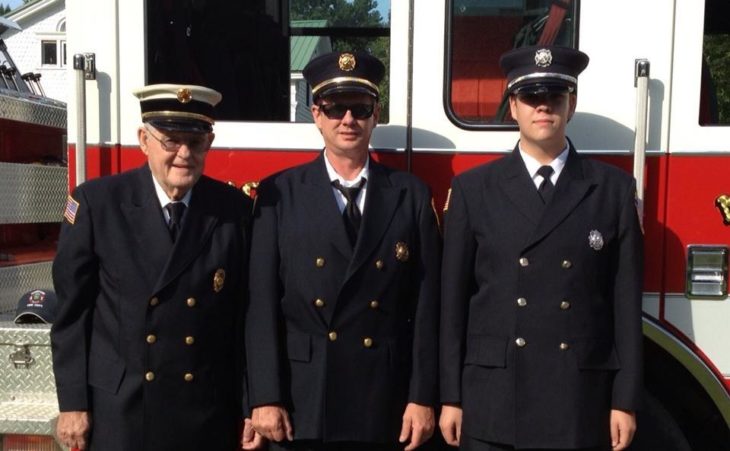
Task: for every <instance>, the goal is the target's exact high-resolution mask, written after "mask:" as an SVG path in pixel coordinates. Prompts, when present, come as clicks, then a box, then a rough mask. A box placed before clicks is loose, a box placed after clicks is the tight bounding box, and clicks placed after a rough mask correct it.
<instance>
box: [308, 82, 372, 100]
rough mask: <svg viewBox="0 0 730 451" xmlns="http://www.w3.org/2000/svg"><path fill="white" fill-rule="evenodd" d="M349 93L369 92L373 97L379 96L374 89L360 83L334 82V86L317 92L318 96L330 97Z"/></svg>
mask: <svg viewBox="0 0 730 451" xmlns="http://www.w3.org/2000/svg"><path fill="white" fill-rule="evenodd" d="M347 93H354V94H367V95H369V96H371V97H374V98H376V99H377V98H378V93H376V92H375V91H373V90H372V89H370V88H368V87H366V86H363V85H360V84H333V85H332V86H327V87H324V88H322V89H320V91H319V92H318V93H317V97H318V98H321V97H328V96H332V95H336V94H347Z"/></svg>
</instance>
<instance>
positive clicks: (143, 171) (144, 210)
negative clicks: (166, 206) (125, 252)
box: [121, 164, 172, 288]
mask: <svg viewBox="0 0 730 451" xmlns="http://www.w3.org/2000/svg"><path fill="white" fill-rule="evenodd" d="M134 177H136V179H135V181H134V182H133V183H132V193H131V196H130V198H129V199H128V200H126V201H123V202H122V204H121V209H122V212H123V214H124V216H125V218H126V220H127V224H128V227H129V230H130V231H131V233H132V235H133V236H134V240H135V242H136V243H137V245H136V246H135V247H134V249H133V250H132V252H134V253H136V254H137V255H138V256H139V257H140V260H141V261H140V263H141V264H142V267H143V268H145V270H144V271H141V272H140V276H141V277H142V278H143V280H144V281H145V282H146V285H147V286H148V287H150V288H152V287H153V286H154V285H155V282H156V281H157V280H158V278H159V276H160V274H161V272H162V268H163V266H164V265H165V263H166V262H167V259H168V257H169V255H170V250H171V249H172V240H171V238H170V233H169V232H168V230H167V227H166V225H165V219H164V217H163V215H162V208H161V207H160V201H159V200H158V199H157V195H156V194H155V187H154V185H153V182H152V173H151V172H150V169H149V166H147V165H146V164H145V165H144V166H143V167H141V168H139V169H138V170H137V171H136V173H135V175H134Z"/></svg>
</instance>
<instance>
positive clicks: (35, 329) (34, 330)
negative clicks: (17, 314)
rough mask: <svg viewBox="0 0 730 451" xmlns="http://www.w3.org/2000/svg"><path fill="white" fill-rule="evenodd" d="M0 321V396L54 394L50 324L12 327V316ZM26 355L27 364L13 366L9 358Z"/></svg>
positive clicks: (13, 324)
mask: <svg viewBox="0 0 730 451" xmlns="http://www.w3.org/2000/svg"><path fill="white" fill-rule="evenodd" d="M1 318H2V321H0V393H4V394H9V395H12V396H16V397H17V396H20V395H35V394H42V393H47V394H55V392H56V384H55V380H54V378H53V362H52V360H51V341H50V331H51V326H50V325H49V324H15V323H14V322H13V315H4V316H2V317H1ZM19 350H24V351H27V353H28V354H29V356H30V359H32V360H30V363H28V364H27V365H16V364H14V363H13V362H12V360H11V354H15V353H16V352H17V351H19Z"/></svg>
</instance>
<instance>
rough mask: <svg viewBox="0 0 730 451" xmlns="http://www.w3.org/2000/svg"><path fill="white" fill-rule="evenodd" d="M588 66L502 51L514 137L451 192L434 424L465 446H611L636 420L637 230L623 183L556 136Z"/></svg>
mask: <svg viewBox="0 0 730 451" xmlns="http://www.w3.org/2000/svg"><path fill="white" fill-rule="evenodd" d="M587 64H588V57H587V56H586V55H585V54H584V53H582V52H580V51H577V50H575V49H571V48H562V47H549V46H548V47H523V48H518V49H515V50H512V51H510V52H508V53H506V54H505V55H503V57H502V59H501V66H502V69H503V70H504V71H505V73H506V75H507V82H508V84H507V90H508V92H509V105H510V111H511V113H512V117H513V118H514V119H515V120H516V121H517V124H518V125H519V129H520V140H519V142H518V143H517V146H516V147H515V149H514V151H513V152H512V153H511V154H509V155H507V156H505V157H504V158H501V159H499V160H497V161H494V162H492V163H488V164H485V165H483V166H480V167H477V168H475V169H472V170H470V171H467V172H465V173H463V174H461V175H459V176H457V177H455V178H454V180H453V183H452V186H451V191H450V196H449V201H448V202H447V212H446V213H445V218H446V219H445V231H444V260H443V268H444V269H443V277H442V287H443V292H442V302H443V304H442V309H441V350H440V356H441V362H440V364H441V401H442V402H443V403H444V407H443V410H442V414H441V418H440V427H441V430H442V432H443V434H444V436H445V438H446V440H447V442H449V443H450V444H452V445H459V446H460V447H461V449H464V450H523V449H541V450H542V449H581V450H583V449H586V450H587V449H590V450H610V449H612V448H613V449H614V450H621V449H625V448H626V447H627V446H628V445H629V443H630V442H631V440H632V437H633V434H634V431H635V428H636V422H635V416H634V411H635V409H636V407H637V405H638V402H639V394H640V392H641V387H642V365H641V359H642V353H641V340H642V338H641V337H642V335H641V289H642V285H641V284H642V252H643V251H642V233H641V229H640V226H639V221H638V218H637V213H636V208H635V201H634V199H635V184H634V181H633V179H632V177H631V176H630V175H628V174H626V173H625V172H623V171H621V170H619V169H617V168H615V167H612V166H610V165H606V164H602V163H599V162H597V161H593V160H590V159H588V158H584V157H582V156H581V155H579V154H577V153H576V150H575V148H574V147H573V145H572V144H571V143H570V141H568V140H567V138H566V136H565V126H566V124H567V122H568V121H569V120H570V118H571V117H572V115H573V113H574V112H575V106H576V93H575V90H576V84H577V77H578V74H579V73H580V72H581V71H582V70H583V69H584V68H585V67H586V66H587Z"/></svg>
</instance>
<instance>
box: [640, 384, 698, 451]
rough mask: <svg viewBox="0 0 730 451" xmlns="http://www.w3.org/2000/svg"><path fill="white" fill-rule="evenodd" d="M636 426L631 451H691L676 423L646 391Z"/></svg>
mask: <svg viewBox="0 0 730 451" xmlns="http://www.w3.org/2000/svg"><path fill="white" fill-rule="evenodd" d="M636 425H637V429H636V435H635V436H634V441H633V442H632V444H631V447H630V448H629V449H630V450H631V451H659V450H661V451H693V450H692V448H691V447H690V445H689V442H688V441H687V438H686V437H685V435H684V432H682V428H680V427H679V424H677V421H676V420H675V419H674V418H673V417H672V415H671V414H670V413H669V412H668V411H667V409H665V408H664V406H663V405H662V404H661V403H660V402H659V400H657V399H656V398H655V397H653V396H652V395H651V394H649V393H648V392H646V391H644V405H643V408H642V409H641V410H640V411H639V412H637V415H636Z"/></svg>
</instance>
